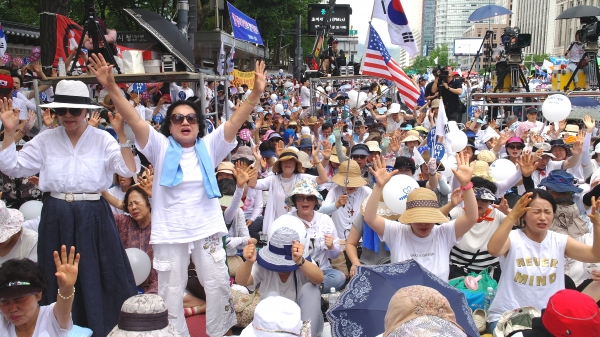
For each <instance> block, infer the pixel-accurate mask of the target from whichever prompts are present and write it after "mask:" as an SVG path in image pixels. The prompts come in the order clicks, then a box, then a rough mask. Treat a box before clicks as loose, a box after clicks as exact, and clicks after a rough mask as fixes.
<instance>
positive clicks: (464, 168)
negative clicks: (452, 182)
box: [452, 152, 475, 187]
mask: <svg viewBox="0 0 600 337" xmlns="http://www.w3.org/2000/svg"><path fill="white" fill-rule="evenodd" d="M456 163H457V164H458V167H457V170H455V169H452V173H454V177H455V178H456V180H458V182H459V183H460V186H462V187H465V186H467V185H468V184H469V183H470V182H471V177H472V176H473V166H472V165H474V164H475V162H473V164H472V165H469V158H468V156H467V154H466V153H464V152H459V153H457V154H456Z"/></svg>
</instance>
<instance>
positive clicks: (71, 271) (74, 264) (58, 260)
mask: <svg viewBox="0 0 600 337" xmlns="http://www.w3.org/2000/svg"><path fill="white" fill-rule="evenodd" d="M79 259H80V256H79V253H77V255H75V247H74V246H71V251H70V254H69V256H67V247H66V246H65V245H63V246H62V247H60V257H59V256H58V252H57V251H54V264H55V265H56V274H54V275H55V276H56V281H57V283H58V288H59V289H61V288H63V289H64V288H67V287H72V286H74V285H75V281H77V274H78V272H79ZM64 295H66V296H68V295H70V294H64Z"/></svg>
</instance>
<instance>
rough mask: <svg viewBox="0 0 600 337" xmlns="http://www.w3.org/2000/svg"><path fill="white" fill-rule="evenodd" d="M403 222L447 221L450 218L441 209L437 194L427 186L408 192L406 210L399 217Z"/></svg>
mask: <svg viewBox="0 0 600 337" xmlns="http://www.w3.org/2000/svg"><path fill="white" fill-rule="evenodd" d="M398 221H400V222H401V223H403V224H411V223H446V222H448V218H447V217H446V216H444V214H442V212H440V210H439V203H438V199H437V196H436V195H435V193H433V191H432V190H430V189H427V188H423V187H420V188H417V189H416V190H413V191H412V192H410V193H409V194H408V198H407V199H406V211H404V213H403V214H402V215H401V216H400V218H399V219H398Z"/></svg>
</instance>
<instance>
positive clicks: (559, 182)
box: [538, 170, 583, 193]
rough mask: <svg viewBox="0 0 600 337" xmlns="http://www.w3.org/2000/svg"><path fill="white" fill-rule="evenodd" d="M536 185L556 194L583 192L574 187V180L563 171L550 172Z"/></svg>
mask: <svg viewBox="0 0 600 337" xmlns="http://www.w3.org/2000/svg"><path fill="white" fill-rule="evenodd" d="M538 185H539V186H545V187H546V188H549V189H551V190H553V191H554V192H558V193H565V192H574V193H581V192H582V191H583V190H582V189H581V188H579V187H577V186H575V178H574V177H573V175H572V174H570V173H569V172H567V171H565V170H554V171H551V172H550V173H549V174H548V176H547V177H545V178H544V179H542V181H540V183H539V184H538Z"/></svg>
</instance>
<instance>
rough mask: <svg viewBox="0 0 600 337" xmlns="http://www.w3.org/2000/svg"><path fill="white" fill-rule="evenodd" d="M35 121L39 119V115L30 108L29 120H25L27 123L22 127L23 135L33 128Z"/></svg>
mask: <svg viewBox="0 0 600 337" xmlns="http://www.w3.org/2000/svg"><path fill="white" fill-rule="evenodd" d="M35 121H37V115H36V113H35V111H33V110H29V112H28V113H27V121H26V122H25V124H24V125H23V127H22V128H21V133H22V134H23V135H27V134H29V131H30V130H31V128H32V127H33V125H34V124H35Z"/></svg>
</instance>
